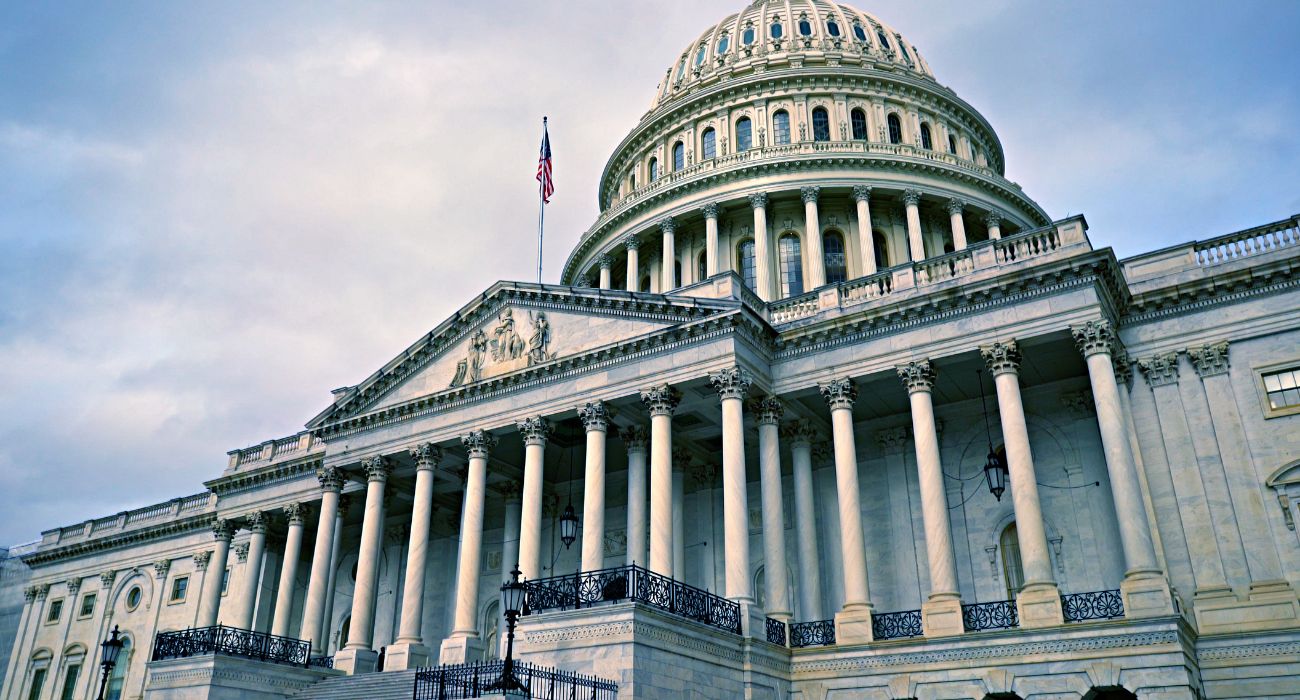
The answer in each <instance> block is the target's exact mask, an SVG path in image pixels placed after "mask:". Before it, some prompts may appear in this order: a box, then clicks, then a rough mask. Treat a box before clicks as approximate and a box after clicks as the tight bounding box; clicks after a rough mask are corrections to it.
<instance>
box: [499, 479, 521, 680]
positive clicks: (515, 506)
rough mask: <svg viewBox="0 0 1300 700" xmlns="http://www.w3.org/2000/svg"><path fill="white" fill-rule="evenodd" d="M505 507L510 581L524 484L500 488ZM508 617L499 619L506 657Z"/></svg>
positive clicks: (505, 563) (505, 570) (505, 566)
mask: <svg viewBox="0 0 1300 700" xmlns="http://www.w3.org/2000/svg"><path fill="white" fill-rule="evenodd" d="M498 492H499V493H500V494H501V500H502V501H503V505H504V507H505V517H504V518H503V522H502V526H501V580H502V581H509V580H510V576H511V574H512V573H513V572H514V570H515V567H517V566H519V519H520V513H521V512H522V510H523V501H522V500H521V498H522V496H523V492H524V487H523V484H521V483H519V482H518V481H507V482H506V483H505V484H502V485H501V487H500V488H499V489H498ZM505 644H506V618H505V614H504V612H503V613H502V615H501V617H500V619H498V620H497V645H498V647H499V649H498V650H497V654H499V655H500V656H501V658H505V653H506V651H505V650H506V646H505Z"/></svg>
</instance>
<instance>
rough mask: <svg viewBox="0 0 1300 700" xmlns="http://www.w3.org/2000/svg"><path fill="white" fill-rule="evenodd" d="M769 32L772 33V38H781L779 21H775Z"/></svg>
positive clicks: (781, 31)
mask: <svg viewBox="0 0 1300 700" xmlns="http://www.w3.org/2000/svg"><path fill="white" fill-rule="evenodd" d="M770 33H771V34H772V38H773V39H780V38H781V34H782V33H783V30H782V29H781V23H780V22H777V23H775V24H773V25H772V29H771V32H770Z"/></svg>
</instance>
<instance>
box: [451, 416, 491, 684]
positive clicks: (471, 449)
mask: <svg viewBox="0 0 1300 700" xmlns="http://www.w3.org/2000/svg"><path fill="white" fill-rule="evenodd" d="M460 442H461V444H462V445H464V446H465V450H466V452H467V453H468V456H469V464H468V465H467V467H466V469H465V500H464V504H463V505H462V507H461V511H460V552H459V555H458V558H457V562H458V563H457V567H456V605H455V611H454V613H453V616H452V629H451V636H450V637H448V638H446V639H444V640H442V649H441V651H440V653H439V655H438V663H440V664H463V663H466V662H469V661H471V660H474V659H478V658H481V654H482V653H483V643H482V642H481V641H480V640H479V635H478V623H477V616H478V578H479V564H480V561H481V559H482V556H483V505H484V500H485V497H486V492H487V460H488V452H489V451H491V449H492V448H493V447H496V444H497V439H496V436H494V435H492V433H489V432H487V431H484V430H475V431H473V432H471V433H469V434H468V435H463V436H461V438H460Z"/></svg>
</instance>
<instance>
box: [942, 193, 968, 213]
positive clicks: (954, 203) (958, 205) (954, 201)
mask: <svg viewBox="0 0 1300 700" xmlns="http://www.w3.org/2000/svg"><path fill="white" fill-rule="evenodd" d="M945 206H946V207H947V208H948V215H949V216H956V215H958V214H960V213H961V212H962V210H963V209H965V208H966V200H964V199H959V198H957V197H952V198H950V199H949V200H948V202H947V204H946V205H945Z"/></svg>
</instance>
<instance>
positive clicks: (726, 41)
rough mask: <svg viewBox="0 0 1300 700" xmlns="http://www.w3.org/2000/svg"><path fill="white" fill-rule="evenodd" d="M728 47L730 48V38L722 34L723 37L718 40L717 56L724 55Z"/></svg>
mask: <svg viewBox="0 0 1300 700" xmlns="http://www.w3.org/2000/svg"><path fill="white" fill-rule="evenodd" d="M730 46H731V38H730V37H728V36H727V35H726V34H723V35H722V38H721V39H718V53H719V54H724V53H726V52H727V49H728V48H729V47H730Z"/></svg>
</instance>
